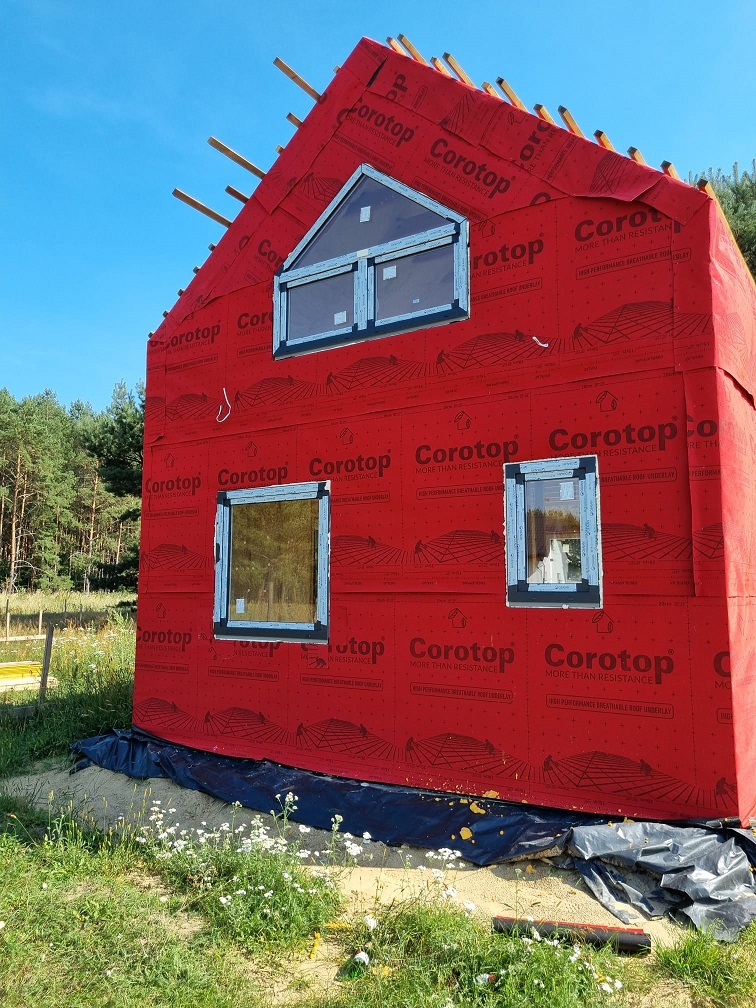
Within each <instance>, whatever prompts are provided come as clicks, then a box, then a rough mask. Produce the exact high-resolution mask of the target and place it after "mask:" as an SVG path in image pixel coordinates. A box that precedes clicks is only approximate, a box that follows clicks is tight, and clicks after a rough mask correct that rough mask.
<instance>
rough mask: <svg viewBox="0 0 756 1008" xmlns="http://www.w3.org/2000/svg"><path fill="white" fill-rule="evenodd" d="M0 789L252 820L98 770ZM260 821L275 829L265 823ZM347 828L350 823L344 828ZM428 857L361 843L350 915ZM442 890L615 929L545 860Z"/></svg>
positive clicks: (112, 814) (407, 885) (75, 806)
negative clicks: (450, 890)
mask: <svg viewBox="0 0 756 1008" xmlns="http://www.w3.org/2000/svg"><path fill="white" fill-rule="evenodd" d="M0 787H2V790H4V791H6V792H8V793H10V794H15V795H22V796H25V797H27V798H29V799H31V800H32V801H33V802H34V804H35V805H37V806H39V807H40V808H48V807H51V808H52V809H53V810H56V811H57V810H58V809H61V808H71V809H72V810H73V811H74V812H75V813H76V814H78V815H86V816H89V817H91V818H92V819H93V820H94V821H95V822H96V823H97V824H98V825H99V826H100V827H101V828H105V829H107V828H108V827H110V826H113V825H115V824H116V823H117V822H118V821H119V820H123V821H126V822H132V823H134V822H139V821H140V819H146V817H147V814H148V811H149V807H150V806H151V805H152V803H153V802H155V801H156V800H159V801H160V802H162V806H163V808H164V809H165V810H168V809H175V810H176V811H175V813H172V814H171V815H170V816H167V819H168V821H169V822H170V823H174V822H178V823H180V824H181V828H185V829H193V828H196V827H198V826H200V825H201V824H202V823H205V824H206V826H205V827H203V828H207V829H209V828H211V827H215V826H218V825H220V824H221V823H224V822H228V821H229V819H230V818H231V815H232V814H233V813H235V819H236V822H237V824H240V823H243V822H245V821H248V819H247V816H250V817H251V816H252V815H254V814H255V813H252V812H248V810H246V809H236V810H234V809H230V808H229V806H228V805H226V804H225V803H224V802H222V801H220V800H219V799H217V798H213V797H211V796H210V795H206V794H204V793H202V792H200V791H192V790H189V789H186V788H182V787H180V786H179V785H177V784H174V783H173V782H172V781H170V780H167V779H164V778H157V779H154V780H150V781H135V780H133V779H131V778H129V777H125V776H124V775H123V774H118V773H113V772H112V771H110V770H103V769H101V768H100V767H95V766H92V767H89V768H88V769H86V770H82V771H80V772H79V773H76V774H69V772H68V769H67V767H64V766H62V765H58V766H53V767H51V768H45V769H40V768H38V769H37V771H36V772H35V773H32V774H27V775H24V776H19V777H12V778H9V779H8V780H6V781H4V782H0ZM263 819H264V820H268V821H270V822H271V823H272V819H271V818H270V817H269V816H263ZM347 827H348V823H346V824H344V826H343V827H342V828H343V829H345V828H347ZM293 829H294V830H296V827H293ZM303 839H304V838H303ZM306 841H307V842H306V846H307V848H308V849H311V850H313V851H317V850H325V849H326V848H327V847H328V845H329V843H330V841H331V835H330V833H328V832H324V831H319V830H312V832H311V833H308V834H307V836H306ZM426 853H427V852H426V851H424V850H421V849H419V848H416V847H400V848H398V847H389V846H386V845H384V844H382V843H378V842H372V843H369V844H365V845H364V846H363V854H362V855H360V856H358V857H357V858H356V859H355V864H354V866H353V867H350V868H348V869H347V870H345V871H344V873H343V882H342V884H343V888H344V892H345V895H346V896H347V898H348V902H349V906H350V910H351V911H353V912H361V913H362V912H364V913H367V912H369V911H370V910H371V908H372V907H374V906H375V905H376V902H383V903H387V902H390V901H391V900H396V899H402V898H407V897H409V896H411V895H413V894H415V893H417V892H418V891H419V890H420V889H422V887H423V886H424V885H425V884H426V883H427V878H428V873H427V871H423V870H421V869H419V867H418V866H419V865H427V866H428V867H431V868H432V867H443V865H440V864H439V862H437V861H433V860H431V861H429V860H427V858H426ZM463 856H464V852H463ZM445 884H450V885H453V886H454V887H455V889H456V890H457V894H458V898H459V899H460V900H461V901H465V902H470V903H474V904H475V905H476V908H477V911H478V912H479V913H480V914H481V915H483V916H485V917H494V916H497V915H502V916H509V917H512V916H517V917H525V918H533V919H534V920H536V921H537V920H559V921H569V922H574V923H583V924H598V925H614V926H617V925H620V922H619V921H618V920H617V919H616V918H615V917H614V916H613V915H612V914H610V913H609V911H608V910H606V909H604V907H603V906H601V904H600V903H599V902H598V901H597V900H596V899H595V898H594V897H593V895H592V894H591V893H590V891H589V890H588V889H586V887H585V886H584V884H583V883H582V881H581V879H580V877H579V876H578V874H577V873H576V872H572V871H564V870H562V869H558V868H556V867H554V866H553V865H552V864H551V863H550V862H549V860H548V858H541V859H538V860H535V859H532V860H523V861H519V862H518V863H511V862H510V863H508V864H501V865H494V866H492V867H487V868H479V867H476V866H474V865H464V866H463V867H461V868H458V869H455V870H454V871H453V872H448V873H447V877H446V879H445ZM625 909H627V910H628V911H629V912H630V913H632V914H633V915H634V917H635V918H636V919H635V920H634V921H633V926H635V927H642V928H643V929H644V930H645V931H647V932H648V933H649V934H651V935H652V936H653V937H654V939H656V940H657V941H659V942H661V943H664V944H668V943H670V942H672V941H674V939H675V938H676V937H678V936H679V935H680V933H681V932H680V928H679V927H678V926H677V925H676V924H674V923H673V922H672V921H671V920H668V919H666V918H662V919H658V920H648V919H645V918H644V919H641V917H640V916H639V915H638V914H637V912H636V911H635V910H633V909H632V908H631V907H630V906H629V905H628V906H626V907H625ZM620 926H621V925H620Z"/></svg>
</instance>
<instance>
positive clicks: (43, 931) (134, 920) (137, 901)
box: [0, 802, 263, 1008]
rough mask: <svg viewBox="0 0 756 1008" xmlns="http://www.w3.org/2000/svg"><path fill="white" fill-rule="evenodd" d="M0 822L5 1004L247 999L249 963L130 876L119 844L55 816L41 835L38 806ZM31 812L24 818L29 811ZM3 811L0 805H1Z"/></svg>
mask: <svg viewBox="0 0 756 1008" xmlns="http://www.w3.org/2000/svg"><path fill="white" fill-rule="evenodd" d="M16 809H17V811H16V812H11V813H10V815H11V816H12V817H14V818H11V819H10V820H8V807H7V802H6V806H5V811H4V817H5V820H6V826H7V825H8V822H11V823H13V828H12V829H7V828H5V829H2V830H0V868H1V869H2V878H3V885H2V887H1V888H0V922H2V927H0V963H1V964H2V966H1V968H0V1002H2V1004H3V1005H4V1006H7V1008H49V1006H50V1005H71V1006H74V1005H75V1006H76V1008H90V1006H92V1008H94V1006H97V1008H102V1006H113V1008H132V1006H133V1008H137V1006H139V1008H146V1006H155V1008H158V1006H160V1008H163V1006H169V1008H174V1006H175V1008H185V1006H186V1005H193V1006H195V1005H196V1006H198V1008H216V1006H217V1008H241V1006H242V1005H245V1006H249V1008H254V1006H257V1005H260V1004H262V1003H263V1001H262V999H261V996H260V993H261V992H260V989H259V986H257V985H256V984H255V983H254V982H253V977H252V975H251V974H250V971H249V964H248V963H247V962H246V961H245V960H244V958H243V957H242V956H241V955H240V954H239V952H238V951H237V950H235V949H234V947H233V945H231V944H230V943H228V942H223V941H220V940H217V941H216V940H214V939H213V937H212V936H211V935H210V934H209V933H208V932H207V930H206V929H204V928H203V926H202V924H201V923H200V926H199V927H197V926H196V925H195V926H188V925H187V921H186V920H185V918H184V915H183V914H182V913H181V911H180V910H175V911H174V912H173V913H171V912H170V911H169V910H168V904H169V902H170V898H169V897H165V896H161V890H160V889H159V888H156V887H155V886H154V885H153V886H150V885H147V884H146V883H147V882H149V876H148V875H146V874H144V872H143V869H142V875H141V876H140V881H141V883H142V884H137V883H135V881H134V880H133V879H134V875H135V871H137V870H138V866H137V865H135V862H134V856H133V852H132V851H130V849H129V847H128V845H123V844H121V843H119V842H114V840H113V838H112V837H108V836H107V835H102V834H99V835H96V834H94V833H92V832H91V831H87V830H86V829H83V828H82V827H80V826H78V825H77V824H76V823H74V822H72V821H71V820H68V819H66V818H65V817H62V818H60V819H58V820H57V822H55V823H52V824H51V825H50V827H49V829H48V830H47V831H46V832H45V834H44V836H43V837H42V839H41V840H40V839H39V838H38V836H37V834H38V828H39V818H38V814H36V813H31V814H29V813H28V812H26V811H24V808H23V805H22V804H18V805H17V806H16ZM28 814H29V815H30V818H29V819H28V820H27V815H28ZM0 818H1V817H0Z"/></svg>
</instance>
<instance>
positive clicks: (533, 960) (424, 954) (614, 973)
mask: <svg viewBox="0 0 756 1008" xmlns="http://www.w3.org/2000/svg"><path fill="white" fill-rule="evenodd" d="M358 948H359V950H361V951H366V952H367V954H368V956H369V958H370V966H369V968H368V969H367V971H366V972H365V973H364V974H362V975H360V976H359V977H358V978H357V979H353V980H349V981H347V982H345V983H344V984H343V987H342V989H341V990H340V991H339V992H337V993H335V994H331V995H327V996H325V997H323V998H320V999H316V1000H313V1001H311V1002H309V1004H310V1005H311V1008H379V1006H380V1008H452V1006H454V1008H456V1006H457V1005H506V1006H507V1008H582V1006H585V1008H589V1006H594V1005H596V1006H597V1005H606V1004H613V1005H617V1004H620V1003H623V1001H624V990H623V988H624V984H623V982H622V980H621V979H620V976H621V975H622V973H623V967H622V965H621V963H620V962H619V961H618V960H617V958H616V957H615V956H614V955H612V953H611V952H610V951H608V950H602V951H589V950H588V949H587V947H585V946H582V945H577V944H575V943H574V942H573V941H571V940H569V939H566V940H563V941H559V940H557V939H545V938H541V936H540V935H539V934H538V931H537V930H536V929H535V928H534V927H527V926H526V927H525V928H524V929H523V931H522V932H521V933H520V934H519V935H517V934H515V935H501V934H494V933H492V931H491V929H490V926H487V925H486V924H485V923H483V922H482V921H480V920H479V919H478V918H476V917H475V916H473V914H472V912H470V911H466V910H465V909H464V908H463V907H460V906H459V905H457V904H456V903H455V902H454V901H453V900H450V899H448V898H447V899H446V900H443V899H440V898H439V897H438V896H437V895H434V894H433V893H432V892H431V893H428V894H427V895H426V896H421V897H420V898H418V899H412V900H408V901H405V902H402V903H401V904H398V905H396V906H390V907H388V908H387V909H385V910H384V911H380V910H377V911H376V915H375V917H368V918H367V919H366V922H363V923H362V924H361V925H358V926H357V927H356V928H355V930H354V933H353V936H352V949H353V950H357V949H358Z"/></svg>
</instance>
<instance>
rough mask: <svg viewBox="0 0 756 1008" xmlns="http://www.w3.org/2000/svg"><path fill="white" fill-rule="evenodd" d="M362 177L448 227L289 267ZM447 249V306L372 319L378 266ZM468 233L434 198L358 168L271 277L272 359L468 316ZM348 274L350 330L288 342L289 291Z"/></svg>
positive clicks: (462, 219) (366, 168)
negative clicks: (450, 258) (450, 260)
mask: <svg viewBox="0 0 756 1008" xmlns="http://www.w3.org/2000/svg"><path fill="white" fill-rule="evenodd" d="M365 176H367V177H369V178H372V179H374V180H375V181H377V182H379V183H381V184H382V185H384V186H386V187H387V188H389V189H393V190H394V191H395V192H397V193H399V194H400V195H402V196H405V197H407V198H408V199H411V200H413V201H414V202H415V203H418V204H420V206H422V207H424V208H425V209H427V210H430V211H432V212H433V213H435V214H437V215H438V216H441V217H445V218H446V220H447V221H448V223H447V224H444V225H440V226H439V227H437V228H432V229H431V230H430V231H423V232H417V233H416V234H414V235H409V236H407V237H405V238H397V239H395V240H394V241H390V242H384V243H382V244H380V245H374V246H370V247H368V248H362V249H355V250H354V251H353V252H348V253H345V254H344V255H341V256H337V257H335V258H333V259H326V260H323V261H322V262H317V263H312V264H311V265H308V266H300V267H299V268H294V267H293V266H292V264H293V263H295V262H296V260H297V259H298V258H299V256H300V255H301V254H302V253H303V252H304V251H305V249H306V247H307V246H308V245H309V244H310V242H311V241H312V240H313V239H314V238H315V237H317V234H318V232H319V231H320V229H321V228H322V227H323V226H324V225H325V224H327V222H328V221H329V220H330V219H331V217H333V216H334V215H335V214H337V213H338V211H339V209H340V208H341V205H342V204H343V202H344V201H345V200H346V199H347V198H348V196H349V195H350V193H351V192H352V190H353V189H354V188H355V186H356V185H357V183H358V182H359V181H360V180H361V179H363V178H364V177H365ZM447 245H449V246H452V248H453V252H454V298H453V300H452V302H451V303H449V304H444V305H436V306H435V307H433V308H425V309H423V310H421V311H417V312H407V313H405V314H403V315H397V316H394V317H392V318H388V319H382V320H381V321H379V322H376V320H375V270H376V269H377V268H378V266H379V265H385V264H386V263H390V262H391V261H393V260H396V259H401V258H404V257H406V256H408V255H413V254H417V253H421V252H427V251H430V250H432V249H435V248H442V247H444V246H447ZM469 245H470V235H469V223H468V220H467V218H466V217H464V216H463V215H462V214H459V213H457V212H456V211H454V210H450V209H449V208H448V207H445V206H442V204H440V203H438V202H437V201H436V200H434V199H431V198H430V197H429V196H425V195H424V194H423V193H420V192H417V191H416V190H415V189H411V188H410V187H409V186H406V185H404V184H403V183H402V182H397V181H396V179H392V178H390V177H389V176H388V175H384V174H383V173H382V172H379V171H377V170H376V169H375V168H373V167H372V166H371V165H367V164H363V165H360V167H359V168H358V169H357V170H356V171H355V172H354V174H353V175H352V177H351V178H350V179H349V181H348V182H347V183H346V185H345V186H344V188H343V189H342V190H341V192H340V193H339V194H338V196H337V197H336V198H335V200H333V202H332V203H331V204H330V206H328V207H327V208H326V210H325V211H324V212H323V213H322V214H321V215H320V217H318V219H317V221H316V222H315V223H314V224H313V226H312V227H311V228H310V230H309V231H308V232H307V234H306V235H305V236H304V238H302V240H301V241H300V242H299V244H298V245H297V246H296V248H295V249H294V250H293V251H292V252H291V253H290V254H289V255H288V256H287V258H286V259H285V261H284V263H283V265H282V266H281V268H280V269H279V271H278V272H277V273H276V275H275V277H274V289H273V357H274V358H276V359H278V358H281V357H287V356H291V355H293V354H303V353H311V352H313V351H315V350H323V349H327V348H329V347H333V346H344V345H347V344H350V343H358V342H362V341H363V340H369V339H376V338H379V337H382V336H390V335H397V334H399V333H404V332H411V331H412V330H413V329H419V328H425V327H427V326H430V325H441V324H444V323H446V322H453V321H455V320H457V319H465V318H469V315H470V251H469ZM347 272H353V273H354V274H355V280H354V308H353V319H354V321H353V323H352V325H350V326H344V327H338V326H334V328H333V329H329V330H326V331H324V332H321V333H312V334H310V335H308V336H305V337H301V338H299V339H290V338H289V337H288V334H287V329H288V321H289V311H288V291H289V290H290V289H293V288H297V287H304V286H306V285H307V284H311V283H317V282H318V281H319V280H325V279H328V278H329V277H331V276H337V275H339V274H342V273H347Z"/></svg>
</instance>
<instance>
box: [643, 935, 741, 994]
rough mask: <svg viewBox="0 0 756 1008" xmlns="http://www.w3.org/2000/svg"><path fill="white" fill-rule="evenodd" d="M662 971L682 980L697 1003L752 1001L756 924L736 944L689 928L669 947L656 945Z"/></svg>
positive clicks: (657, 957) (658, 962) (658, 963)
mask: <svg viewBox="0 0 756 1008" xmlns="http://www.w3.org/2000/svg"><path fill="white" fill-rule="evenodd" d="M656 963H657V969H658V971H659V972H660V973H662V974H666V975H668V976H671V977H674V978H675V979H676V980H681V981H682V982H683V983H684V984H685V985H686V986H687V988H688V989H689V990H690V992H691V994H692V995H693V997H694V998H695V999H696V1003H697V1004H703V1005H712V1006H716V1008H740V1006H746V1005H751V1004H752V1003H753V999H754V996H755V995H756V924H752V925H751V926H750V927H749V928H748V930H747V931H745V932H744V933H743V934H742V936H741V937H740V940H739V941H738V942H737V943H735V944H729V943H728V944H725V943H723V942H719V941H717V939H716V938H715V937H714V935H713V934H712V933H711V932H710V931H690V932H689V933H687V934H686V935H685V936H684V937H683V938H681V939H680V940H679V941H678V942H676V943H675V944H674V945H672V946H671V947H669V948H661V947H660V948H657V950H656Z"/></svg>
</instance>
